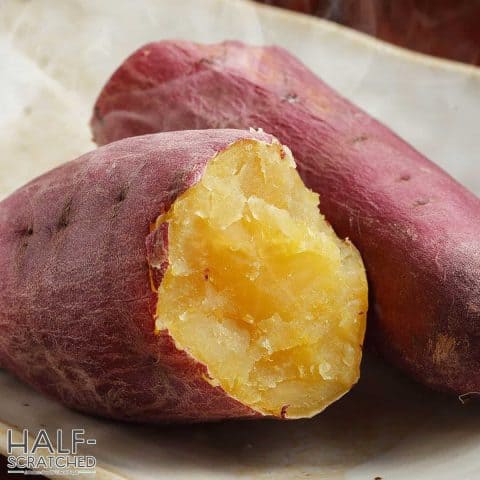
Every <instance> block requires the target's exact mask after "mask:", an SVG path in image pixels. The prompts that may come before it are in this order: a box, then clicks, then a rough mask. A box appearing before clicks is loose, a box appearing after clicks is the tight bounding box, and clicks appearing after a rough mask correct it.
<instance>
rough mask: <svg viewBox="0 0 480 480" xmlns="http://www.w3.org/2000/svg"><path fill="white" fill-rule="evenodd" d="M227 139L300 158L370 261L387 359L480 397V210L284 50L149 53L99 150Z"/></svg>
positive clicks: (154, 49) (104, 107)
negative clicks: (244, 133) (223, 134)
mask: <svg viewBox="0 0 480 480" xmlns="http://www.w3.org/2000/svg"><path fill="white" fill-rule="evenodd" d="M225 127H234V128H247V127H254V128H258V127H261V128H263V129H264V130H265V131H267V132H269V133H272V134H273V135H275V136H276V137H277V138H278V139H279V140H280V141H281V142H282V143H284V144H286V145H288V146H289V147H290V148H291V149H292V151H293V154H294V156H295V158H296V161H297V164H298V169H299V172H300V175H301V176H302V178H303V180H304V182H305V183H306V185H307V186H308V187H310V188H311V189H313V190H314V191H316V192H318V193H319V194H320V197H321V207H322V212H323V213H325V215H326V217H327V219H328V220H329V221H330V222H331V223H332V224H333V227H334V228H335V230H336V231H337V233H338V234H340V235H342V236H348V237H349V238H350V239H351V240H352V241H353V242H354V243H355V245H356V246H357V248H358V249H359V250H360V252H361V254H362V257H363V259H364V262H365V265H366V268H367V272H368V276H369V281H370V291H371V293H372V299H371V303H370V305H371V316H370V321H369V335H370V338H371V339H372V340H373V342H374V344H375V345H376V346H377V347H378V348H379V349H380V350H381V351H382V352H383V354H384V355H385V356H386V357H387V358H388V359H390V360H391V361H392V362H393V363H395V364H396V365H398V366H399V367H401V368H402V369H404V370H405V371H407V372H408V373H410V374H411V375H413V376H414V377H415V378H416V379H418V380H419V381H421V382H423V383H424V384H426V385H429V386H431V387H434V388H436V389H439V390H444V391H449V392H453V393H456V394H464V393H467V392H471V391H480V340H479V339H480V201H479V199H478V198H477V197H476V196H474V195H473V194H472V193H470V192H469V191H468V190H466V189H465V188H464V187H462V186H461V185H460V184H458V183H457V182H456V181H455V180H453V179H452V178H451V177H450V176H449V175H448V174H447V173H445V172H444V171H442V170H441V169H440V168H438V167H437V166H436V165H434V164H433V163H432V162H430V161H429V160H427V159H426V158H425V157H424V156H422V155H421V154H420V153H419V152H418V151H416V150H415V149H414V148H412V147H411V146H409V145H408V144H407V143H405V142H404V141H403V140H402V139H400V138H399V137H398V136H396V135H395V134H394V133H393V132H392V131H390V130H389V129H388V128H386V127H385V126H383V125H382V124H380V123H379V122H378V121H376V120H374V119H373V118H371V117H370V116H369V115H367V114H366V113H365V112H363V111H362V110H360V109H359V108H357V107H356V106H354V105H352V104H351V103H350V102H348V101H347V100H345V99H344V98H342V97H341V96H339V95H338V94H337V93H336V92H335V91H333V90H332V89H331V88H330V87H328V86H327V85H326V84H325V83H323V82H322V81H321V80H320V79H318V78H317V77H316V76H315V75H314V74H313V73H312V72H310V71H309V70H308V69H307V68H306V67H305V66H304V65H302V64H301V63H300V62H299V61H298V60H296V59H295V58H294V57H292V56H291V55H290V54H288V53H287V52H286V51H285V50H283V49H281V48H277V47H250V46H246V45H244V44H242V43H239V42H225V43H222V44H218V45H197V44H193V43H189V42H174V41H164V42H158V43H152V44H149V45H146V46H145V47H143V48H141V49H140V50H138V51H137V52H135V53H134V54H133V55H132V56H131V57H130V58H128V59H127V60H126V61H125V63H123V65H121V66H120V68H119V69H118V70H117V71H116V72H115V73H114V75H113V76H112V78H111V79H110V80H109V82H108V83H107V85H106V86H105V88H104V89H103V91H102V92H101V94H100V96H99V98H98V100H97V103H96V105H95V111H94V116H93V119H92V129H93V132H94V137H95V140H96V141H97V142H98V143H99V144H104V143H108V142H110V141H113V140H116V139H118V138H123V137H127V136H131V135H138V134H142V133H147V132H157V131H168V130H179V129H193V128H225ZM439 141H441V139H439Z"/></svg>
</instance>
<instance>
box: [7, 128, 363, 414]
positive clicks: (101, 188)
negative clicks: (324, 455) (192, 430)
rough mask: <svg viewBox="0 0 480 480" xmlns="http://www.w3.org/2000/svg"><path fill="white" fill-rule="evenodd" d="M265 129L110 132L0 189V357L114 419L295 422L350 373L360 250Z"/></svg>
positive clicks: (358, 322)
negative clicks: (14, 186) (339, 232)
mask: <svg viewBox="0 0 480 480" xmlns="http://www.w3.org/2000/svg"><path fill="white" fill-rule="evenodd" d="M317 207H318V195H316V194H314V193H313V192H311V191H310V190H308V189H307V188H306V187H305V186H304V185H303V182H302V181H301V179H300V177H299V175H298V173H297V171H296V169H295V163H294V161H293V158H292V156H291V153H290V151H289V150H288V149H287V148H286V147H282V146H281V145H280V144H279V143H278V142H277V141H276V140H275V139H273V138H272V137H271V136H270V135H266V134H263V133H256V132H247V131H241V130H215V131H192V132H188V131H184V132H170V133H164V134H157V135H146V136H142V137H137V138H132V139H126V140H122V141H119V142H115V143H113V144H111V145H108V146H106V147H103V148H99V149H98V150H96V151H93V152H90V153H88V154H86V155H83V156H82V157H80V158H79V159H77V160H74V161H72V162H69V163H66V164H64V165H63V166H61V167H59V168H57V169H55V170H52V171H51V172H48V173H46V174H45V175H43V176H41V177H39V178H37V179H35V180H33V181H32V182H30V183H29V184H27V185H25V186H24V187H23V188H20V189H19V190H18V191H16V192H15V193H13V194H12V195H11V196H10V197H8V198H6V199H5V200H3V201H2V202H0V327H1V329H2V335H1V336H0V364H1V365H2V366H3V367H5V368H8V369H9V370H10V371H12V372H13V373H15V374H16V375H17V376H19V377H20V378H21V379H23V380H24V381H26V382H27V383H29V384H30V385H32V386H33V387H35V388H37V389H38V390H40V391H42V392H45V393H46V394H48V395H51V396H53V397H54V398H57V399H59V400H60V401H61V402H63V403H64V404H66V405H68V406H70V407H73V408H76V409H79V410H81V411H84V412H89V413H93V414H96V415H103V416H107V417H111V418H117V419H123V420H130V421H151V422H157V421H169V422H173V421H183V422H185V421H206V420H220V419H226V418H245V417H247V418H257V417H263V416H270V417H277V418H299V417H309V416H312V415H314V414H316V413H318V412H319V411H321V410H323V409H324V408H325V407H326V406H327V405H328V404H330V403H331V402H333V401H334V400H336V399H337V398H338V397H340V396H341V395H343V394H344V393H345V392H347V391H348V390H349V389H350V387H351V386H352V385H353V384H354V383H355V382H356V381H357V378H358V375H359V364H360V358H361V344H362V342H363V335H364V330H365V317H366V310H367V285H366V276H365V271H364V268H363V264H362V261H361V258H360V256H359V254H358V252H357V250H356V249H355V247H354V246H353V245H352V244H351V243H350V242H348V241H343V240H340V239H339V238H338V237H337V236H336V235H335V233H334V231H333V230H332V228H331V227H330V226H329V224H328V223H327V222H326V221H325V220H324V219H323V217H322V216H321V215H320V214H319V212H318V208H317Z"/></svg>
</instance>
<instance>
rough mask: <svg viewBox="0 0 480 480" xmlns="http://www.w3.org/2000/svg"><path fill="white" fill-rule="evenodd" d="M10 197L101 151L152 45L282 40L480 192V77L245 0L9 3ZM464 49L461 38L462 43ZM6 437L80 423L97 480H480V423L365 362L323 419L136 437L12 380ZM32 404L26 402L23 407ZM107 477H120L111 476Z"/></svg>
mask: <svg viewBox="0 0 480 480" xmlns="http://www.w3.org/2000/svg"><path fill="white" fill-rule="evenodd" d="M1 8H2V9H1V15H0V173H1V175H0V197H3V196H5V195H7V194H8V193H10V192H11V191H13V190H14V189H15V188H17V187H18V186H20V185H21V184H22V183H24V182H25V181H27V180H29V179H30V178H32V177H34V176H36V175H37V174H40V173H42V172H44V171H45V170H47V169H49V168H51V167H53V166H55V165H58V164H59V163H61V162H63V161H66V160H69V159H71V158H73V157H75V156H77V155H78V154H80V153H82V152H84V151H86V150H88V149H91V148H92V147H93V145H92V143H91V141H90V132H89V130H88V120H89V116H90V109H91V106H92V104H93V101H94V98H95V96H96V94H97V93H98V91H99V89H100V88H101V86H102V84H103V83H104V82H105V80H106V79H107V77H108V76H109V74H110V73H111V72H112V71H113V69H114V68H115V66H116V65H118V64H119V63H120V62H121V61H122V60H123V59H124V58H125V57H126V55H128V54H129V53H130V52H132V51H133V50H134V49H135V48H136V47H138V46H140V45H141V44H143V43H146V42H148V41H152V40H156V39H161V38H171V37H174V38H185V39H191V40H197V41H202V42H215V41H219V40H222V39H226V38H237V39H242V40H244V41H247V42H250V43H257V44H262V43H266V44H270V43H276V44H279V45H282V46H284V47H286V48H288V49H289V50H290V51H291V52H293V53H294V54H296V55H297V56H299V57H300V58H301V59H302V60H303V61H304V62H305V63H306V64H307V65H309V66H310V67H311V68H312V69H313V70H314V71H315V72H317V73H318V74H319V75H320V76H321V77H322V78H323V79H325V80H326V81H327V82H328V83H329V84H331V85H332V86H333V87H335V88H336V89H337V90H339V91H340V92H341V93H343V94H344V95H346V96H347V97H349V98H350V99H352V100H353V101H355V102H356V103H357V104H359V105H361V106H362V107H363V108H364V109H366V110H367V111H369V112H370V113H372V114H373V115H375V116H376V117H377V118H379V119H381V120H382V121H383V122H384V123H386V124H388V125H389V126H391V127H392V128H393V129H394V130H395V131H396V132H397V133H399V134H400V135H401V136H403V137H404V138H405V139H407V140H408V141H409V142H410V143H412V144H413V145H414V146H416V147H417V148H418V149H419V150H420V151H422V152H424V153H425V154H427V156H429V157H430V158H431V159H433V160H435V161H436V162H438V163H439V164H440V165H442V166H443V167H444V168H445V169H447V170H448V171H449V172H450V173H451V174H452V175H454V176H455V177H456V178H457V179H458V180H459V181H461V182H462V183H464V184H465V185H467V186H468V187H469V188H470V189H472V190H473V191H475V192H476V193H480V162H479V160H480V70H478V69H476V68H474V67H468V66H464V65H460V64H456V63H453V62H447V61H441V60H435V59H432V58H430V57H426V56H423V55H419V54H411V53H407V52H405V51H404V50H401V49H398V48H395V47H390V46H387V45H386V44H384V43H381V42H377V41H375V40H371V39H369V38H368V37H365V36H363V35H361V34H358V33H355V32H352V31H349V30H347V29H344V28H341V27H338V26H336V25H334V24H331V23H328V22H325V21H321V20H318V19H313V18H309V17H305V16H302V15H295V14H292V13H288V12H285V11H281V10H276V9H273V8H268V7H262V6H258V5H256V4H253V3H247V2H243V1H237V0H203V1H196V0H176V1H175V2H173V1H167V0H165V1H161V0H143V1H136V2H133V1H126V0H123V1H121V0H106V1H102V2H99V1H94V0H91V1H87V0H84V1H81V0H70V1H68V2H66V1H65V2H59V1H58V0H42V1H39V0H38V1H35V2H32V1H30V2H26V1H25V0H3V3H2V4H1ZM452 41H454V39H452ZM0 389H1V398H0V420H1V421H2V422H3V423H4V425H3V426H2V425H0V451H1V452H3V453H5V447H6V444H5V435H4V430H5V428H7V426H8V425H13V426H15V427H17V428H19V429H21V428H24V427H27V428H29V429H30V430H31V432H35V430H37V429H38V428H40V427H41V426H43V425H45V426H46V427H47V429H49V430H50V431H54V430H55V429H56V428H58V427H63V428H70V427H72V426H76V427H83V428H85V429H86V430H87V433H88V434H89V435H90V436H93V437H95V438H96V439H97V445H96V446H95V447H88V448H89V453H91V454H94V455H95V456H96V457H97V459H98V463H99V468H98V469H97V471H98V473H97V478H128V479H139V480H142V479H184V478H188V479H192V480H197V479H231V478H239V477H240V478H255V479H263V478H269V479H283V478H285V479H287V478H288V479H291V478H319V479H320V478H321V479H348V480H353V479H355V480H360V479H362V480H363V479H365V480H373V479H374V478H375V477H382V478H384V479H385V480H394V479H398V480H404V479H406V478H409V479H415V480H422V479H425V480H427V479H428V480H429V479H432V480H433V479H435V480H442V479H445V480H452V479H455V480H470V479H471V480H473V479H478V478H480V411H479V408H478V406H476V405H472V404H468V405H462V404H461V403H460V402H459V401H458V400H457V399H455V398H446V397H443V396H440V395H437V394H434V393H432V392H429V391H427V390H424V389H423V388H422V387H419V386H416V385H413V384H411V383H410V382H409V381H408V380H406V379H404V378H403V377H402V376H400V375H398V374H397V373H396V372H394V371H393V370H390V369H389V368H388V367H386V366H382V365H378V364H376V362H372V361H370V362H368V364H367V365H365V366H364V375H363V377H362V380H361V381H360V384H359V386H358V387H357V388H356V389H355V390H354V391H353V392H352V393H351V394H349V395H347V396H346V397H345V398H344V399H342V400H341V401H340V402H338V403H337V404H335V405H333V406H332V407H330V408H329V409H328V410H327V411H326V412H325V413H324V414H321V415H319V416H318V417H317V418H315V419H314V420H311V421H297V422H288V423H278V422H247V423H225V424H218V425H204V426H194V427H188V426H183V427H146V426H143V427H139V426H129V425H124V424H119V423H113V422H107V421H102V420H98V419H93V418H90V417H85V416H82V415H79V414H76V413H73V412H70V411H68V410H66V409H64V408H63V407H61V406H60V405H58V404H57V403H55V402H52V401H50V400H48V399H46V398H44V397H42V396H40V395H38V394H36V393H35V392H33V391H32V390H31V389H29V388H28V387H25V386H23V385H22V384H20V383H19V382H18V381H16V380H15V379H13V378H12V377H11V376H9V375H8V374H6V373H0ZM26 404H28V406H26ZM108 472H114V473H115V476H112V475H113V474H110V473H108Z"/></svg>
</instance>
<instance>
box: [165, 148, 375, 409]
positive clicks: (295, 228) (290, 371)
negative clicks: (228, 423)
mask: <svg viewBox="0 0 480 480" xmlns="http://www.w3.org/2000/svg"><path fill="white" fill-rule="evenodd" d="M318 201H319V200H318V195H317V194H315V193H313V192H312V191H310V190H308V189H307V188H306V187H305V186H304V184H303V182H302V180H301V179H300V177H299V175H298V173H297V171H296V169H295V163H294V161H293V158H292V156H291V154H290V152H289V151H288V149H286V148H285V147H282V146H281V145H280V144H278V143H273V144H267V143H263V142H259V141H255V140H242V141H239V142H236V143H235V144H233V145H231V146H230V147H229V148H228V149H227V150H225V151H223V152H221V153H219V154H218V155H217V156H216V157H214V158H213V159H212V160H210V161H209V163H208V165H207V167H206V170H205V173H204V175H203V177H202V179H201V180H200V182H199V183H197V184H196V185H194V186H193V187H191V188H190V189H189V190H187V191H186V192H185V193H184V194H183V195H181V196H180V197H179V198H178V199H177V200H176V201H175V202H174V204H173V206H172V207H171V208H170V210H169V211H168V212H167V213H166V214H165V215H162V216H161V217H160V218H159V219H158V221H157V226H158V225H160V224H161V223H163V222H168V240H169V247H168V260H169V266H168V268H167V271H166V273H165V275H164V277H163V280H162V282H161V284H160V286H159V289H158V304H157V312H156V330H157V331H160V330H164V329H168V331H169V333H170V335H171V336H172V337H173V339H174V341H175V343H176V346H177V348H180V349H182V350H185V351H187V352H188V353H189V354H190V355H191V356H192V357H194V358H195V359H196V360H197V361H199V362H202V363H203V364H205V365H206V366H207V368H208V372H209V376H210V378H209V379H208V381H209V382H210V383H211V384H212V385H220V386H221V387H222V388H223V390H224V391H225V392H227V393H228V394H229V395H230V396H232V397H234V398H235V399H237V400H239V401H240V402H241V403H243V404H245V405H248V406H250V407H251V408H252V409H254V410H256V411H258V412H260V413H263V414H266V415H274V416H284V417H287V418H299V417H309V416H312V415H314V414H315V413H318V412H320V411H321V410H323V409H324V408H325V407H326V406H327V405H329V404H330V403H331V402H333V401H334V400H336V399H337V398H338V397H340V396H341V395H342V394H344V393H345V392H347V391H348V390H349V389H350V388H351V386H352V385H353V384H354V383H355V382H356V381H357V379H358V376H359V365H360V359H361V345H362V342H363V336H364V331H365V315H366V310H367V283H366V277H365V271H364V267H363V264H362V260H361V258H360V255H359V253H358V252H357V250H356V249H355V248H354V247H353V245H352V244H351V243H350V242H348V241H343V240H341V239H339V238H338V237H337V236H336V235H335V233H334V231H333V229H332V228H331V227H330V225H329V224H328V223H327V222H326V221H325V219H324V218H323V217H322V215H321V214H320V213H319V210H318Z"/></svg>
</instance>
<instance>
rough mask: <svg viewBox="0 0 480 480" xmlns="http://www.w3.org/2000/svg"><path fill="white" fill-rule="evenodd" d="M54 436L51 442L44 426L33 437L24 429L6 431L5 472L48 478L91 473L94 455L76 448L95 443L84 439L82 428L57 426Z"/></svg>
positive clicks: (93, 466) (93, 471) (92, 472)
mask: <svg viewBox="0 0 480 480" xmlns="http://www.w3.org/2000/svg"><path fill="white" fill-rule="evenodd" d="M54 439H55V441H52V438H51V437H50V436H49V434H48V432H47V431H46V430H45V429H41V430H39V431H38V433H37V434H36V435H35V436H30V434H29V431H28V430H27V429H24V430H23V432H22V435H20V434H19V433H18V432H15V431H14V430H12V429H9V430H7V452H8V457H7V468H8V473H10V474H24V475H33V474H40V475H48V476H51V477H52V476H56V475H62V476H68V475H81V474H89V475H92V474H95V467H96V465H97V460H96V458H95V457H94V456H93V455H85V454H83V453H82V454H80V452H79V447H82V446H88V445H96V443H97V441H96V440H95V439H94V438H86V436H85V430H84V429H82V428H74V429H72V430H71V431H68V432H65V431H64V430H60V429H59V430H57V431H56V433H55V436H54ZM83 450H85V447H83V448H82V452H83Z"/></svg>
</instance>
